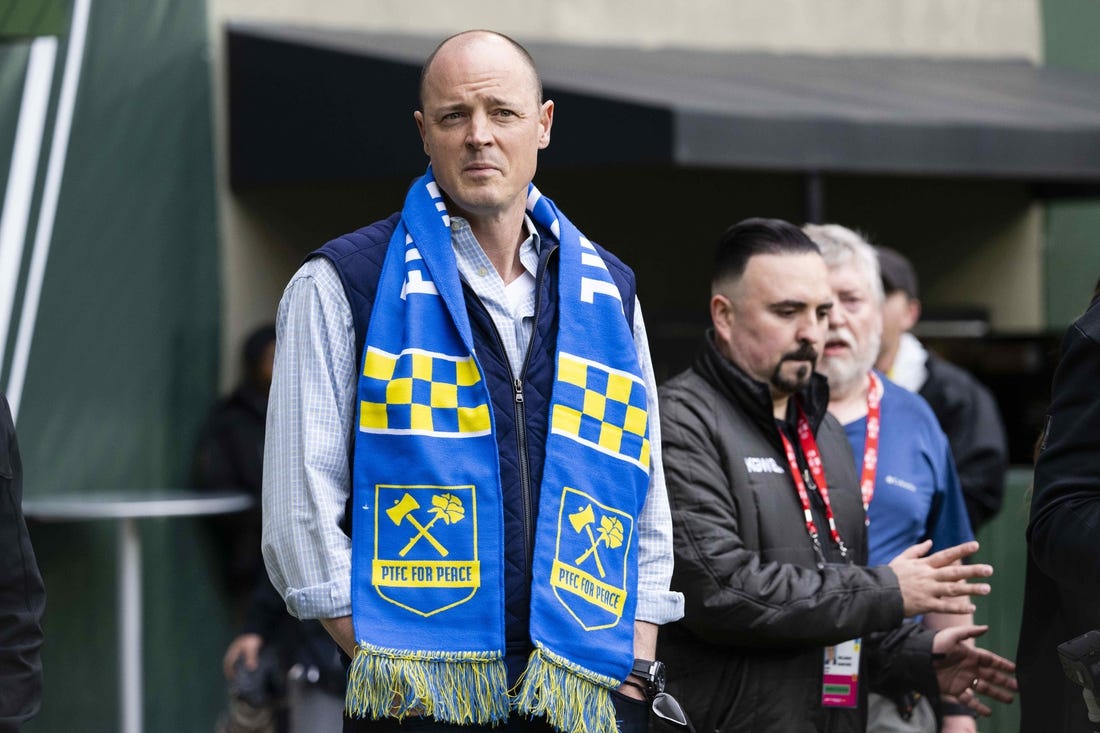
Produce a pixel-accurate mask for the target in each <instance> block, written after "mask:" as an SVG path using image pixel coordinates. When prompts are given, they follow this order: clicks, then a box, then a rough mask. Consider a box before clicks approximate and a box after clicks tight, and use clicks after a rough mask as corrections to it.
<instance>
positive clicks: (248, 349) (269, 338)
mask: <svg viewBox="0 0 1100 733" xmlns="http://www.w3.org/2000/svg"><path fill="white" fill-rule="evenodd" d="M272 343H275V324H273V323H269V324H266V325H263V326H260V327H259V328H257V329H256V330H255V331H253V332H252V333H250V334H248V338H246V339H245V340H244V348H243V349H242V350H241V358H242V359H243V361H244V369H245V372H247V373H248V374H251V373H252V372H254V371H256V367H257V366H259V364H260V359H261V357H263V355H264V349H266V348H267V345H268V344H272Z"/></svg>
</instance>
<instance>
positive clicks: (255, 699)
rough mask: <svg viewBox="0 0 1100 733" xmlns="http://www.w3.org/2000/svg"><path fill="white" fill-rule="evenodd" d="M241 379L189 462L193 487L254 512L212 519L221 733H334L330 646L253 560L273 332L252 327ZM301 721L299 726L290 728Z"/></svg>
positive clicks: (334, 655) (336, 673)
mask: <svg viewBox="0 0 1100 733" xmlns="http://www.w3.org/2000/svg"><path fill="white" fill-rule="evenodd" d="M241 355H242V366H243V374H244V378H243V379H242V381H241V383H240V384H239V385H238V386H237V387H236V388H235V389H234V390H233V392H232V393H231V394H229V396H227V397H225V398H224V399H222V400H220V401H219V402H218V404H217V405H216V406H215V407H214V408H213V410H212V411H211V414H210V417H209V418H208V420H207V423H206V427H205V429H204V430H203V433H202V436H201V438H200V439H199V444H198V449H197V450H196V455H195V464H194V473H195V485H196V487H197V488H199V489H202V490H211V491H216V490H237V491H243V492H245V493H247V494H249V495H250V496H252V497H253V498H254V499H255V501H256V504H255V506H254V507H253V508H252V509H251V510H249V511H247V512H243V513H240V514H234V515H227V516H224V517H215V518H212V519H211V525H212V528H213V529H214V531H215V541H216V544H217V547H218V548H219V552H220V555H221V557H222V558H223V560H224V561H225V565H224V566H223V571H224V577H223V580H224V582H225V587H226V590H227V592H228V594H229V596H230V598H231V599H232V602H233V609H234V623H235V624H237V625H238V627H239V629H240V633H239V634H238V635H237V636H236V637H235V638H234V639H233V641H232V642H231V643H230V645H229V648H228V649H227V650H226V653H225V656H224V659H223V672H224V674H225V677H226V680H227V681H228V683H229V692H230V695H229V699H230V704H229V709H228V711H227V712H226V713H225V715H224V716H223V717H222V719H221V720H220V721H219V724H218V726H219V730H220V731H222V733H246V732H248V733H250V732H252V731H264V732H265V733H267V732H271V733H275V732H279V733H281V732H283V731H290V732H291V733H297V732H298V731H307V730H308V731H325V730H332V731H335V730H339V728H340V720H341V709H342V707H343V697H342V693H343V667H342V665H341V664H340V661H339V652H338V650H337V648H336V645H335V644H334V643H333V642H332V640H331V639H330V638H329V636H328V634H327V633H326V632H325V630H324V628H323V627H322V626H321V625H320V624H319V623H317V622H316V621H312V622H299V621H297V620H296V619H294V618H293V617H291V616H290V614H288V613H287V611H286V606H285V605H284V604H283V600H282V597H281V596H280V595H279V594H278V592H276V590H275V588H274V587H273V586H272V585H271V581H270V580H269V579H268V577H267V571H266V569H265V568H264V566H263V555H262V553H261V552H260V534H261V533H260V529H261V527H260V517H261V512H260V489H261V484H262V476H263V449H264V430H265V424H266V421H267V400H268V393H269V391H270V389H271V374H272V370H273V368H274V359H275V326H274V325H265V326H261V327H260V328H257V329H256V330H254V331H253V332H252V333H250V334H249V335H248V337H247V338H246V339H245V342H244V346H243V349H242V354H241ZM303 716H305V717H307V718H310V719H312V720H311V724H310V725H309V726H307V727H301V726H300V725H295V723H296V721H298V720H299V719H301V718H302V717H303Z"/></svg>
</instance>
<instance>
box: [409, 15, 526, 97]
mask: <svg viewBox="0 0 1100 733" xmlns="http://www.w3.org/2000/svg"><path fill="white" fill-rule="evenodd" d="M471 33H486V34H488V35H490V36H496V37H497V38H503V39H504V40H505V41H507V42H508V43H510V44H511V45H512V48H514V49H516V50H517V51H519V55H520V57H521V58H522V59H523V60H524V62H525V63H526V64H527V67H528V68H529V69H530V70H531V75H532V76H533V77H534V79H535V92H536V93H537V94H538V100H539V105H541V104H542V77H541V76H539V70H538V69H537V68H535V59H533V58H532V57H531V54H530V52H528V50H527V49H526V48H524V47H523V46H522V45H521V44H520V43H519V41H517V40H515V39H514V38H510V37H508V36H506V35H504V34H503V33H498V32H497V31H489V30H482V29H474V30H468V31H462V32H461V33H455V34H454V35H453V36H447V37H446V38H444V39H443V40H442V41H440V42H439V45H438V46H436V47H435V50H434V51H432V52H431V54H430V55H429V56H428V59H427V60H426V61H425V62H424V65H423V66H421V67H420V111H421V112H423V111H424V81H425V80H426V79H427V78H428V69H429V68H431V65H432V62H433V61H435V56H436V54H437V53H439V51H440V49H442V48H443V47H444V46H446V45H447V44H448V43H450V42H451V41H453V40H454V39H456V38H458V37H459V36H466V35H469V34H471Z"/></svg>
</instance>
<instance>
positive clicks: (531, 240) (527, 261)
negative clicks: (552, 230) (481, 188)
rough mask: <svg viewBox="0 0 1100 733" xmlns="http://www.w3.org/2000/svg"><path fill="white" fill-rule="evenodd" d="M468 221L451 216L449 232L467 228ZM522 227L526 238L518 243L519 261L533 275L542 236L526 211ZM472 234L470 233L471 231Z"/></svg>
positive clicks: (540, 248) (536, 266) (468, 225)
mask: <svg viewBox="0 0 1100 733" xmlns="http://www.w3.org/2000/svg"><path fill="white" fill-rule="evenodd" d="M469 228H470V222H469V221H467V220H466V219H465V218H463V217H461V216H452V217H451V232H452V236H453V233H455V232H458V231H461V230H463V229H469ZM523 228H524V231H526V232H527V238H526V239H524V240H523V241H522V242H520V245H519V262H520V264H521V265H523V269H524V270H527V272H529V273H531V274H532V275H535V274H536V273H537V272H538V269H539V254H540V253H541V252H542V237H541V236H539V230H538V227H536V226H535V222H533V221H531V217H530V216H528V215H527V214H526V213H524V215H523ZM471 236H472V233H471Z"/></svg>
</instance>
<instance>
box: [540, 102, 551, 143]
mask: <svg viewBox="0 0 1100 733" xmlns="http://www.w3.org/2000/svg"><path fill="white" fill-rule="evenodd" d="M553 124H554V100H552V99H547V100H546V101H545V102H543V103H542V107H540V108H539V127H540V128H541V129H540V130H539V150H542V149H543V148H545V147H546V146H547V145H549V144H550V128H551V127H552V126H553Z"/></svg>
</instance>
